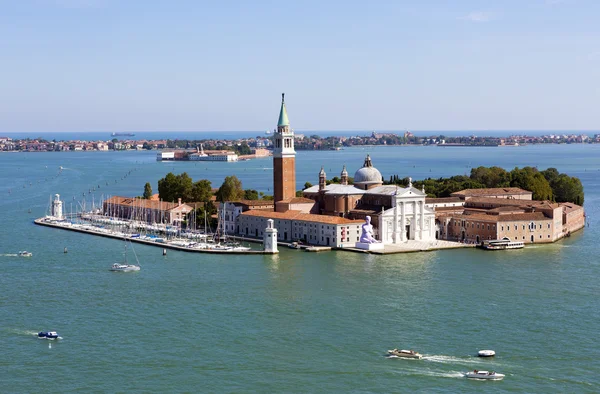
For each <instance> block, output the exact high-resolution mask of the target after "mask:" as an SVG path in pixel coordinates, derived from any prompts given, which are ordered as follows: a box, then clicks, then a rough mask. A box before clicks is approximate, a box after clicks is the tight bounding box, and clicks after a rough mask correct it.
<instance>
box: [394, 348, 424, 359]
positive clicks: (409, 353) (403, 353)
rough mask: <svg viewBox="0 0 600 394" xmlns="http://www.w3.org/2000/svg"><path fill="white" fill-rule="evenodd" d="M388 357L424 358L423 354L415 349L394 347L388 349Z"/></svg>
mask: <svg viewBox="0 0 600 394" xmlns="http://www.w3.org/2000/svg"><path fill="white" fill-rule="evenodd" d="M388 358H414V359H417V360H420V359H421V358H423V355H421V353H418V352H415V351H414V350H404V349H402V350H398V349H392V350H388Z"/></svg>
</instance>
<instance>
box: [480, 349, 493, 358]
mask: <svg viewBox="0 0 600 394" xmlns="http://www.w3.org/2000/svg"><path fill="white" fill-rule="evenodd" d="M477 355H478V356H479V357H494V356H495V355H496V352H495V351H493V350H480V351H478V352H477Z"/></svg>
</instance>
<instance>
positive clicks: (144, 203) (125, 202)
mask: <svg viewBox="0 0 600 394" xmlns="http://www.w3.org/2000/svg"><path fill="white" fill-rule="evenodd" d="M104 203H105V204H113V205H120V206H128V207H134V208H145V209H156V210H160V211H168V210H170V209H173V208H177V207H178V205H179V204H177V203H173V202H166V201H156V200H145V199H143V198H132V197H121V196H113V197H110V198H108V199H106V200H104ZM182 205H186V204H182ZM190 208H191V207H190Z"/></svg>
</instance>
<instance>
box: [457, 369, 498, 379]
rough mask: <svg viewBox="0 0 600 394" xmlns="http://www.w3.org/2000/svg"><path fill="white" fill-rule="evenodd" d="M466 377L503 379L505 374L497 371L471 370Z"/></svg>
mask: <svg viewBox="0 0 600 394" xmlns="http://www.w3.org/2000/svg"><path fill="white" fill-rule="evenodd" d="M465 377H467V378H469V379H487V380H502V379H503V378H504V374H501V373H497V372H495V371H478V370H474V371H469V372H467V373H466V374H465Z"/></svg>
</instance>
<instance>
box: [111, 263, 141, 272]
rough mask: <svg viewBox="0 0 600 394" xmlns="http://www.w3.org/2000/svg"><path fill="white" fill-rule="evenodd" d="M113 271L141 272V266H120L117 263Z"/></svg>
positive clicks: (112, 268)
mask: <svg viewBox="0 0 600 394" xmlns="http://www.w3.org/2000/svg"><path fill="white" fill-rule="evenodd" d="M110 270H111V271H118V272H132V271H139V270H140V266H139V265H135V264H119V263H115V264H113V265H112V266H111V267H110Z"/></svg>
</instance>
